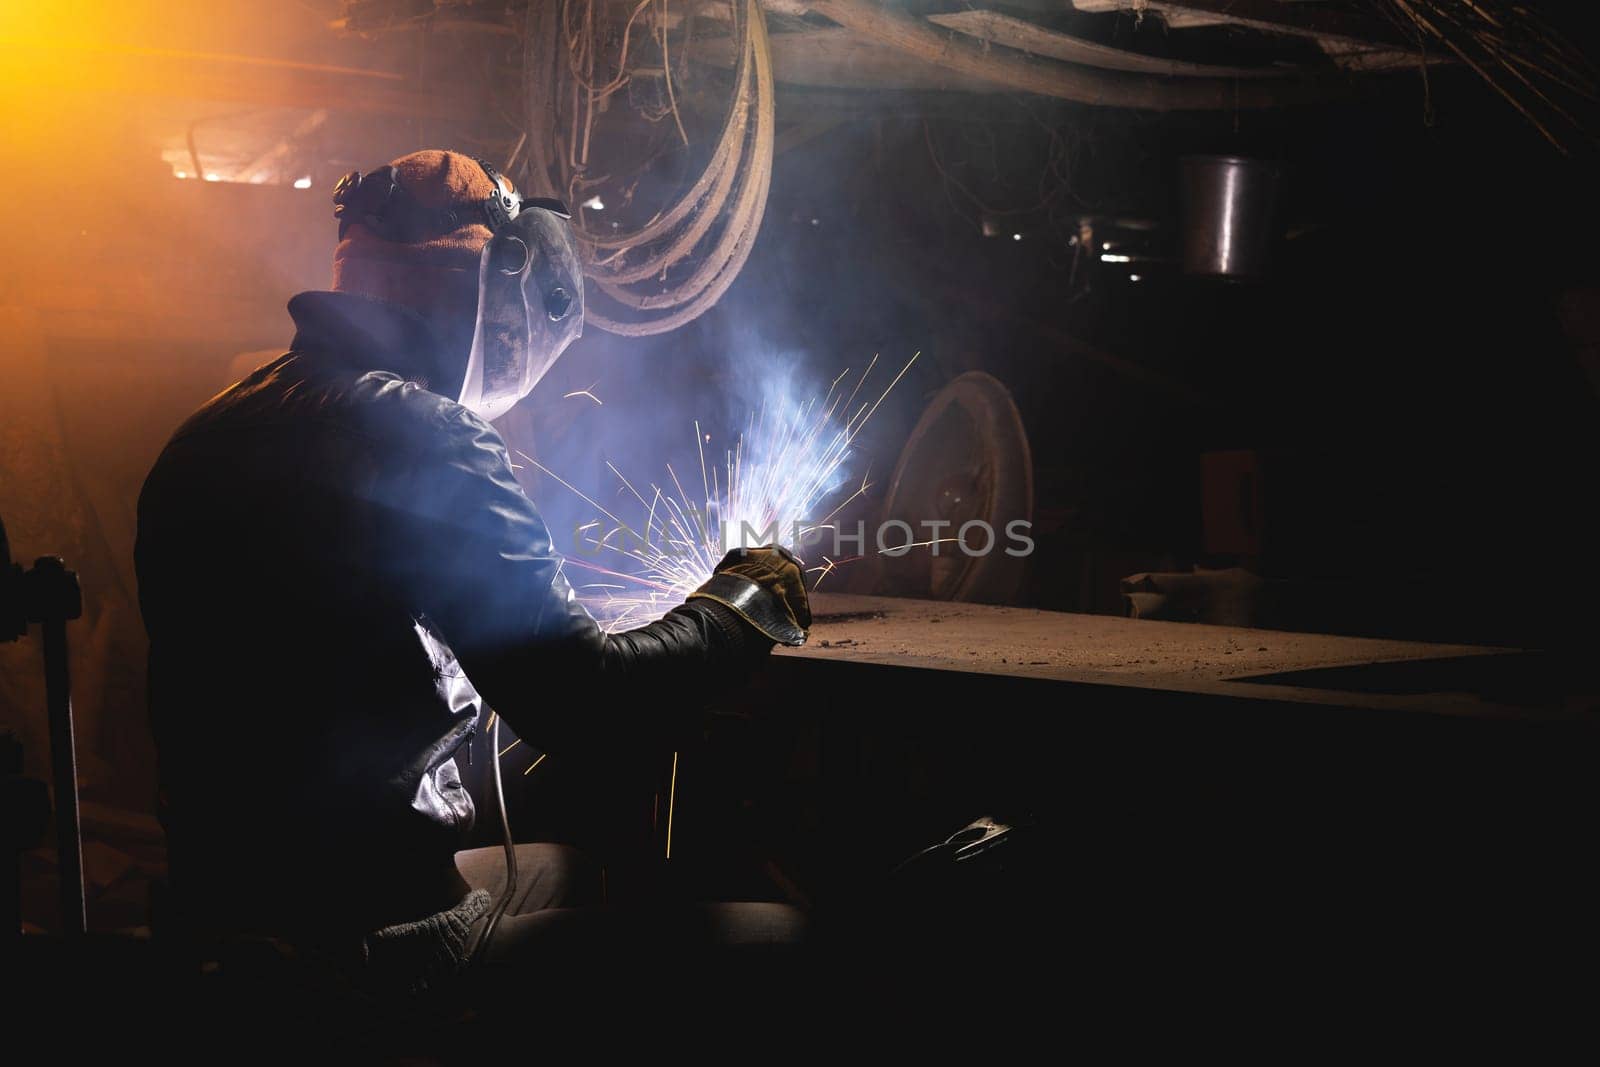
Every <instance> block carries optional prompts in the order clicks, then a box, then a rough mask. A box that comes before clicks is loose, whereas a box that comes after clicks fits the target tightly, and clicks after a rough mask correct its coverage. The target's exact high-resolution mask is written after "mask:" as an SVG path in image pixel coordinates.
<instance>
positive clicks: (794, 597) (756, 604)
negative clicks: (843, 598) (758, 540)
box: [689, 545, 811, 645]
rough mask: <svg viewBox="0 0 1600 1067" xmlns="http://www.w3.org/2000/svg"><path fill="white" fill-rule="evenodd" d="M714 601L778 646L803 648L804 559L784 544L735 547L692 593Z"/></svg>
mask: <svg viewBox="0 0 1600 1067" xmlns="http://www.w3.org/2000/svg"><path fill="white" fill-rule="evenodd" d="M696 597H700V598H703V599H706V600H714V601H716V602H717V603H718V604H721V605H723V606H724V607H726V608H729V609H731V610H732V611H733V612H734V613H735V614H737V615H738V616H739V617H740V618H741V619H743V620H744V621H745V622H747V623H749V624H750V625H751V626H754V627H755V628H756V629H757V630H759V631H761V633H762V634H764V635H765V636H767V637H768V638H770V639H771V640H773V641H776V642H777V643H778V644H780V645H803V644H805V643H806V631H807V630H809V629H810V628H811V604H810V603H809V602H808V601H807V599H806V587H805V581H804V576H803V575H802V574H801V571H800V561H799V560H798V559H796V558H795V555H794V553H793V552H790V551H789V550H788V549H787V548H783V547H782V546H780V545H772V546H769V547H766V548H736V549H734V550H733V551H732V552H729V553H728V554H727V555H726V556H723V557H722V562H721V563H718V564H717V569H716V571H715V572H713V573H712V575H711V577H710V579H708V580H707V581H706V583H705V584H704V585H702V586H701V587H700V588H699V589H696V590H695V591H694V592H692V593H690V594H689V599H690V600H693V599H695V598H696Z"/></svg>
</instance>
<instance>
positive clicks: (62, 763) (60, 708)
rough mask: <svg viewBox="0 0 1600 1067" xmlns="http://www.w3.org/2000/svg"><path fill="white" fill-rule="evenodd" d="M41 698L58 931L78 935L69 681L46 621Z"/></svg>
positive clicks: (63, 636) (57, 635) (83, 922)
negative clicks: (51, 791)
mask: <svg viewBox="0 0 1600 1067" xmlns="http://www.w3.org/2000/svg"><path fill="white" fill-rule="evenodd" d="M41 629H42V630H43V633H44V678H45V696H46V700H47V702H48V704H49V708H50V767H51V777H53V778H54V779H55V809H56V853H57V856H58V860H57V862H58V864H59V867H60V875H61V928H62V930H63V931H64V932H65V933H66V934H67V935H68V936H81V935H82V934H84V933H85V932H86V931H87V930H88V928H89V919H88V914H87V912H86V911H85V907H84V893H83V840H82V836H81V833H80V830H79V826H78V756H77V752H76V751H75V749H74V746H73V739H72V679H71V674H70V673H69V672H68V670H67V622H66V620H65V619H62V618H51V619H46V620H45V622H44V624H43V626H42V627H41Z"/></svg>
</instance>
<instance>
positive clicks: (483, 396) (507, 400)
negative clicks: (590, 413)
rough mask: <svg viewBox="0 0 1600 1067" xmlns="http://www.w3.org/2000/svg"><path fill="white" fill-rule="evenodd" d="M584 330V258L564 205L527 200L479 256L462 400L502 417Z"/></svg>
mask: <svg viewBox="0 0 1600 1067" xmlns="http://www.w3.org/2000/svg"><path fill="white" fill-rule="evenodd" d="M582 333H583V265H582V262H581V261H580V260H579V258H578V249H577V245H576V243H575V242H574V241H573V237H572V227H571V226H570V225H568V223H567V215H566V212H565V209H564V208H561V207H560V205H559V204H557V203H555V202H553V201H526V202H524V203H522V204H521V206H520V207H519V208H518V209H517V210H516V211H515V214H513V215H512V216H511V217H510V218H508V219H507V220H506V221H505V222H504V223H503V224H502V225H500V226H498V227H496V228H495V230H494V236H493V237H492V238H490V240H489V243H488V244H486V245H484V246H483V252H482V253H481V254H480V256H479V258H478V321H477V325H476V326H475V328H474V329H473V333H472V351H471V354H470V355H469V356H468V357H467V376H466V381H465V382H464V383H463V385H462V388H461V404H462V406H464V407H467V408H471V409H472V410H473V411H475V412H477V413H478V414H479V415H481V416H483V417H484V418H486V419H494V418H498V417H499V416H500V415H503V414H505V412H507V411H509V410H510V409H511V407H512V405H514V404H515V403H516V402H517V401H519V400H521V399H522V398H523V397H525V396H527V395H528V394H529V393H531V392H532V391H533V387H534V386H535V385H537V384H539V379H540V378H543V377H544V375H545V372H546V371H548V370H549V369H550V367H551V366H552V365H553V364H554V363H555V361H556V360H557V358H559V357H560V355H561V353H562V352H564V351H566V348H567V346H568V345H570V344H571V343H572V342H573V341H575V340H577V339H578V337H579V336H580V335H581V334H582Z"/></svg>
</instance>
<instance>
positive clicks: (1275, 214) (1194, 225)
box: [1182, 156, 1288, 281]
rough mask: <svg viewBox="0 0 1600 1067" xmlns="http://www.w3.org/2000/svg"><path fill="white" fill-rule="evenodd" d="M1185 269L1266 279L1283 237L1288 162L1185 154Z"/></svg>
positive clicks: (1221, 275)
mask: <svg viewBox="0 0 1600 1067" xmlns="http://www.w3.org/2000/svg"><path fill="white" fill-rule="evenodd" d="M1182 167H1183V175H1182V177H1183V271H1184V273H1185V274H1197V275H1202V276H1205V277H1212V278H1231V279H1237V280H1240V281H1245V280H1250V279H1257V278H1261V277H1264V276H1265V275H1266V274H1267V273H1268V272H1270V270H1271V269H1272V262H1273V259H1274V257H1275V255H1276V253H1277V250H1278V244H1279V243H1280V241H1281V240H1282V238H1283V188H1284V183H1285V176H1286V175H1287V173H1288V165H1287V164H1285V163H1282V162H1278V161H1276V160H1266V159H1241V158H1239V157H1238V156H1185V157H1184V158H1183V161H1182Z"/></svg>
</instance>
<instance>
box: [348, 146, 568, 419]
mask: <svg viewBox="0 0 1600 1067" xmlns="http://www.w3.org/2000/svg"><path fill="white" fill-rule="evenodd" d="M333 203H334V218H336V219H337V220H338V221H339V238H340V243H339V248H338V249H337V250H336V251H335V254H334V288H335V289H344V290H352V291H356V292H362V293H365V294H366V295H369V296H375V297H378V298H379V299H384V300H389V301H391V302H394V303H398V304H402V305H404V306H407V307H411V308H414V309H416V310H418V311H420V312H422V313H423V314H424V315H425V316H426V315H432V316H434V317H436V318H444V319H450V318H453V317H454V316H455V315H456V314H457V309H458V308H459V309H460V311H461V312H463V313H464V312H467V311H468V310H469V309H474V308H475V311H474V312H473V313H474V314H475V321H474V323H473V338H472V345H471V349H470V351H469V354H468V360H467V370H466V375H465V379H464V383H463V386H462V390H461V395H460V398H459V399H460V403H461V404H462V405H463V406H465V407H468V408H470V409H472V410H473V411H475V412H477V413H478V414H479V415H481V416H483V417H484V418H487V419H493V418H496V417H497V416H499V415H502V414H504V413H505V412H506V411H508V410H509V409H510V408H511V406H512V405H514V404H515V403H516V402H517V401H518V400H521V399H522V398H523V397H525V396H527V395H528V393H529V392H531V391H532V390H533V387H534V385H536V384H537V383H538V381H539V379H540V378H542V377H543V376H544V374H545V372H546V371H548V370H549V369H550V366H551V364H553V363H554V362H555V361H556V359H557V357H559V356H560V355H561V353H562V352H563V351H564V350H565V349H566V347H567V345H569V344H571V343H572V341H573V340H574V339H576V338H577V337H578V336H579V334H581V333H582V332H583V270H582V264H581V262H580V260H579V258H578V252H577V246H576V245H575V243H574V241H573V237H572V230H571V228H570V227H569V225H568V223H567V220H568V219H569V218H570V217H571V216H570V215H569V214H568V212H567V209H566V207H565V206H564V205H563V204H562V203H561V201H559V200H551V199H546V198H542V197H525V196H522V195H520V194H518V193H517V191H516V190H515V189H514V188H513V187H512V185H511V182H510V181H509V180H507V179H506V178H505V177H504V176H503V175H501V174H500V173H499V172H498V171H496V170H495V168H494V167H493V166H491V165H490V164H489V163H487V162H485V161H484V160H481V159H474V158H472V157H469V156H464V155H461V154H460V153H456V152H442V151H438V150H428V151H423V152H415V153H412V154H411V155H408V156H403V157H401V158H400V159H398V160H396V161H395V162H394V163H391V164H389V165H388V166H386V167H382V168H380V169H378V170H376V171H373V172H372V173H370V174H362V173H361V172H360V171H352V172H351V173H349V174H347V175H346V176H345V177H344V178H343V179H341V180H340V182H339V184H338V185H337V186H336V187H335V188H334V191H333ZM486 238H487V240H486ZM474 271H475V273H469V272H474ZM458 279H459V281H460V282H464V283H465V285H459V284H458ZM474 281H475V282H476V285H475V286H474V284H473V283H474ZM463 317H464V315H463Z"/></svg>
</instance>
